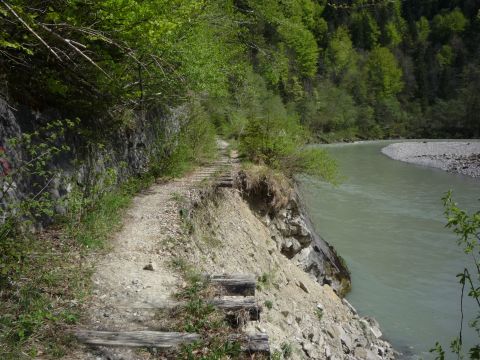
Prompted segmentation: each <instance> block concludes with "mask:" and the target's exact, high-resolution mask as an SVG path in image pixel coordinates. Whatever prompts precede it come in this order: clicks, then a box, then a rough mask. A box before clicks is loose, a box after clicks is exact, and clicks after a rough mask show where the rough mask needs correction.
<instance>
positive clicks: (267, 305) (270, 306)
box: [263, 300, 273, 310]
mask: <svg viewBox="0 0 480 360" xmlns="http://www.w3.org/2000/svg"><path fill="white" fill-rule="evenodd" d="M263 304H264V305H265V307H266V308H267V309H268V310H272V308H273V302H272V301H271V300H265V302H264V303H263Z"/></svg>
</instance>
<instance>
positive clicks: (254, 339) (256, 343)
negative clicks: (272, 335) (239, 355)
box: [232, 334, 270, 355]
mask: <svg viewBox="0 0 480 360" xmlns="http://www.w3.org/2000/svg"><path fill="white" fill-rule="evenodd" d="M242 336H243V339H239V340H237V341H240V343H241V344H242V345H241V349H242V351H244V352H246V353H249V354H252V353H261V354H265V355H270V344H269V341H268V335H267V334H253V335H242ZM232 340H234V338H233V337H232Z"/></svg>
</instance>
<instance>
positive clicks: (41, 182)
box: [0, 99, 187, 221]
mask: <svg viewBox="0 0 480 360" xmlns="http://www.w3.org/2000/svg"><path fill="white" fill-rule="evenodd" d="M186 115H187V109H186V108H185V107H179V108H176V109H171V110H169V111H151V112H149V113H141V112H140V113H137V114H134V115H132V119H131V124H129V125H128V126H123V127H121V126H120V127H118V128H117V129H115V130H111V133H109V134H106V133H103V132H102V129H98V131H97V132H96V133H95V132H94V131H90V132H87V133H85V131H80V129H78V128H73V129H70V130H66V131H65V132H64V133H63V134H60V135H59V137H58V139H57V142H58V144H54V146H55V145H57V146H58V147H60V146H62V145H63V144H67V145H68V146H69V150H68V151H62V152H61V153H59V154H57V155H55V156H54V157H53V158H51V159H47V161H46V163H45V167H44V170H45V171H46V172H48V174H55V176H54V177H53V178H50V179H49V178H38V177H32V176H31V174H29V172H28V171H24V170H21V169H25V167H24V166H23V164H25V163H26V162H28V161H30V160H31V157H29V155H28V154H27V151H26V149H25V147H24V146H22V145H21V144H20V145H16V146H13V147H12V146H10V145H9V140H10V139H12V138H20V136H21V135H22V134H29V133H34V132H35V131H38V130H39V129H41V128H42V127H45V126H46V125H47V124H48V123H49V122H51V121H54V120H57V119H61V118H63V116H62V114H61V113H60V112H59V111H57V110H54V109H51V110H45V111H44V112H41V113H40V112H37V111H33V110H32V109H29V108H27V107H25V106H17V108H13V107H11V106H10V105H9V104H8V103H7V102H6V101H5V100H3V99H0V186H2V177H3V176H5V175H7V172H11V173H12V174H14V175H15V176H14V179H13V180H14V184H13V185H12V186H8V190H7V189H2V191H4V192H8V193H7V194H4V195H6V196H0V209H1V208H3V209H6V208H7V207H8V204H12V203H15V202H19V201H22V199H26V198H28V197H29V196H33V195H34V194H33V195H32V192H34V191H35V190H34V187H33V184H34V183H35V184H36V185H37V186H38V187H39V188H43V187H44V186H45V189H44V190H45V191H47V192H48V193H50V196H51V198H52V200H53V201H57V200H59V199H61V198H63V197H64V196H65V195H66V194H68V193H69V192H70V191H72V189H74V188H76V189H79V190H80V191H81V192H84V193H85V192H86V193H87V194H88V196H89V197H93V198H94V197H95V194H94V193H93V192H92V191H91V190H92V189H93V188H95V189H97V190H98V189H99V188H102V186H103V182H110V183H111V182H112V181H113V183H114V185H115V184H119V183H121V182H123V181H124V180H125V179H127V178H129V177H130V176H132V175H140V174H143V173H145V172H146V171H147V170H148V169H149V166H150V164H151V160H152V158H153V156H154V155H158V154H156V153H155V152H161V151H159V150H161V149H159V146H160V145H162V144H161V142H160V141H159V140H160V135H159V134H161V138H162V139H163V142H164V143H165V142H166V141H167V139H168V138H169V137H171V136H172V134H174V133H175V132H176V131H178V128H179V124H180V123H181V121H183V119H184V118H185V116H186ZM91 136H93V137H95V140H93V139H91V138H90V137H91ZM40 137H41V135H40ZM43 140H44V139H41V138H39V139H38V140H34V141H37V142H39V143H40V142H42V141H43ZM40 160H42V159H40ZM107 176H108V177H110V178H109V179H107V178H106V177H107ZM4 185H5V184H3V187H5V186H4ZM56 210H57V212H60V213H62V212H64V211H65V210H66V209H65V204H59V205H57V208H56ZM46 220H48V219H46ZM0 221H1V219H0Z"/></svg>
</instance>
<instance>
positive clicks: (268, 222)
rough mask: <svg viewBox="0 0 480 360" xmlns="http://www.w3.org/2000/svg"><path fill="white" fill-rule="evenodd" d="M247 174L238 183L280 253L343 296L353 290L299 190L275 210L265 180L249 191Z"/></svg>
mask: <svg viewBox="0 0 480 360" xmlns="http://www.w3.org/2000/svg"><path fill="white" fill-rule="evenodd" d="M246 176H247V175H246V174H245V173H244V172H240V173H239V175H238V180H237V182H236V183H237V184H238V186H239V188H240V189H241V191H242V193H243V194H244V198H245V199H246V200H247V202H248V203H249V204H250V206H251V208H252V210H253V211H254V212H255V213H256V214H257V216H258V217H259V219H260V220H261V221H262V222H263V223H264V224H265V226H267V227H268V229H269V230H270V233H271V237H272V239H273V240H275V242H276V244H277V247H278V249H279V250H280V252H281V253H282V254H283V255H285V256H286V257H287V258H289V259H291V260H292V261H293V262H294V263H296V264H297V265H298V266H299V267H300V268H301V269H303V270H305V271H306V272H307V273H309V274H310V275H312V276H313V277H314V278H315V279H316V280H317V281H318V282H319V283H320V284H322V285H323V284H328V285H330V286H331V287H332V288H333V289H334V290H335V292H337V293H338V294H339V295H340V296H343V295H344V294H346V293H347V292H348V291H349V290H350V286H351V280H350V273H349V271H348V269H347V267H346V265H345V263H344V261H343V260H342V258H341V257H340V256H339V255H338V254H337V253H336V251H335V249H334V248H333V247H332V246H330V244H328V243H327V242H326V241H325V240H324V239H323V238H322V237H320V236H319V235H318V234H317V233H316V232H315V229H314V228H313V225H312V222H311V221H310V219H309V217H308V215H307V213H306V211H305V209H304V208H303V206H302V203H301V200H300V195H299V192H298V189H297V188H296V187H293V188H292V191H289V192H287V194H286V197H287V198H286V200H285V201H284V203H285V205H284V206H282V207H281V208H276V209H274V208H272V206H270V204H269V195H268V193H269V191H270V190H269V184H268V183H267V182H268V180H267V179H266V178H265V179H263V180H261V181H260V182H259V183H258V184H257V185H256V186H255V188H254V189H253V190H252V189H249V188H248V186H247V185H246V184H247V181H246V180H245V178H246Z"/></svg>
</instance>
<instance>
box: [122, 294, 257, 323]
mask: <svg viewBox="0 0 480 360" xmlns="http://www.w3.org/2000/svg"><path fill="white" fill-rule="evenodd" d="M205 301H206V302H207V303H209V304H211V305H213V306H215V307H216V308H218V309H221V310H223V311H225V312H226V313H227V314H228V313H232V312H237V311H240V310H246V311H248V313H249V316H250V320H259V319H260V313H261V312H262V307H261V306H259V305H257V302H256V301H255V297H254V296H222V297H219V298H215V299H208V300H205ZM187 304H188V303H187V302H186V301H164V300H163V301H162V300H160V301H158V300H155V299H153V300H145V301H142V302H140V303H134V304H126V305H125V306H123V307H124V308H130V309H138V310H147V311H148V310H157V309H174V308H177V307H182V306H186V305H187Z"/></svg>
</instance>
